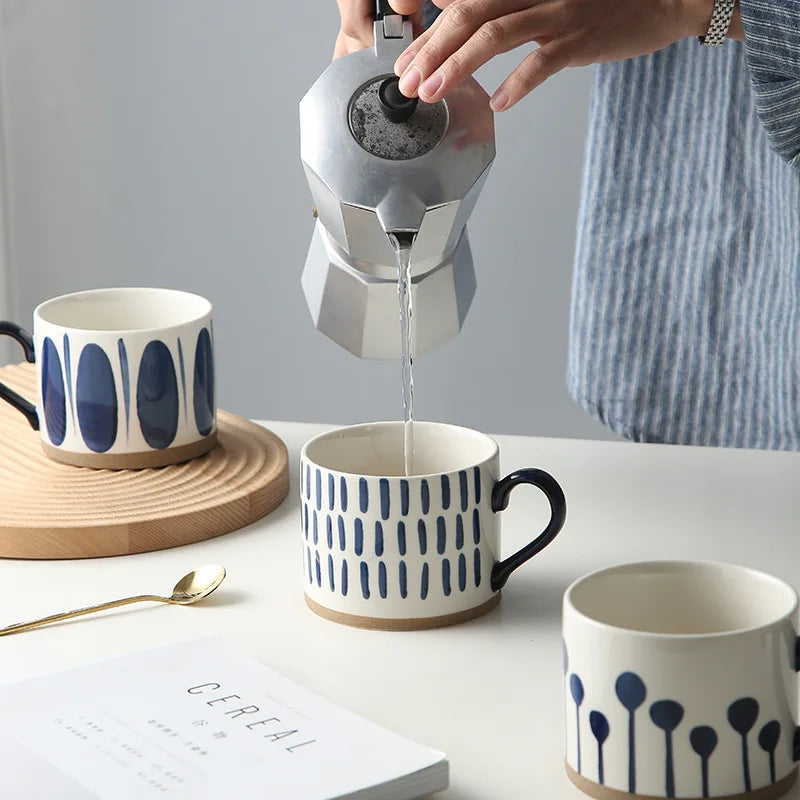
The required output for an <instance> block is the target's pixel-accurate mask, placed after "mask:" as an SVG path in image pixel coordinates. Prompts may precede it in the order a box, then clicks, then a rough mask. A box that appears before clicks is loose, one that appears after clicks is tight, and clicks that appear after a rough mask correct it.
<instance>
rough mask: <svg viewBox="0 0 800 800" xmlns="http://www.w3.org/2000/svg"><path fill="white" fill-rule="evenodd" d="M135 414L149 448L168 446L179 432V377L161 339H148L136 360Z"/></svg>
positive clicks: (157, 448) (159, 448) (170, 354)
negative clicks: (137, 368)
mask: <svg viewBox="0 0 800 800" xmlns="http://www.w3.org/2000/svg"><path fill="white" fill-rule="evenodd" d="M136 413H137V414H138V416H139V425H140V427H141V429H142V436H144V439H145V441H146V442H147V444H148V445H150V447H152V448H154V449H156V450H163V449H164V448H165V447H169V446H170V445H171V444H172V442H173V440H174V439H175V436H176V434H177V433H178V415H179V413H180V412H179V401H178V379H177V377H176V374H175V362H174V361H173V360H172V353H170V351H169V348H168V347H167V346H166V345H165V344H164V342H162V341H160V340H158V339H155V340H153V341H152V342H149V343H148V345H147V347H145V349H144V353H143V354H142V360H141V361H140V363H139V380H138V382H137V384H136Z"/></svg>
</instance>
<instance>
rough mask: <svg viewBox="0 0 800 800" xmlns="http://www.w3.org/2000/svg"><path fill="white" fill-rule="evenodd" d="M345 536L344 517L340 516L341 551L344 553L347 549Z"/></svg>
mask: <svg viewBox="0 0 800 800" xmlns="http://www.w3.org/2000/svg"><path fill="white" fill-rule="evenodd" d="M345 543H346V542H345V535H344V517H343V516H342V515H341V514H339V549H340V550H341V551H342V552H344V548H345Z"/></svg>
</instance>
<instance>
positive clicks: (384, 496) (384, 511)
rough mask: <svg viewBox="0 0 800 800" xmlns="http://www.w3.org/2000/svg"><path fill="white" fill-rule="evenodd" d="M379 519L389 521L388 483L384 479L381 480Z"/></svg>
mask: <svg viewBox="0 0 800 800" xmlns="http://www.w3.org/2000/svg"><path fill="white" fill-rule="evenodd" d="M380 487H381V517H382V518H383V519H389V481H388V480H387V479H386V478H381V481H380Z"/></svg>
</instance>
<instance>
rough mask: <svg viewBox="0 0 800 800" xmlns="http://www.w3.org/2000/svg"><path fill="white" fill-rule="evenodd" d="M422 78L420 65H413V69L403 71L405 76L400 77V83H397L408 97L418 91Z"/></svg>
mask: <svg viewBox="0 0 800 800" xmlns="http://www.w3.org/2000/svg"><path fill="white" fill-rule="evenodd" d="M421 80H422V73H421V72H420V71H419V67H411V69H409V70H407V71H406V72H404V73H403V77H402V78H400V83H398V84H397V85H398V87H399V88H400V91H401V92H402V93H403V94H404V95H405V96H406V97H411V96H412V95H413V94H414V92H416V91H417V86H419V82H420V81H421Z"/></svg>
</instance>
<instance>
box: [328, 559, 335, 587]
mask: <svg viewBox="0 0 800 800" xmlns="http://www.w3.org/2000/svg"><path fill="white" fill-rule="evenodd" d="M328 583H329V585H330V587H331V591H332V592H335V591H336V585H335V583H334V580H333V556H332V555H330V553H329V554H328Z"/></svg>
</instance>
